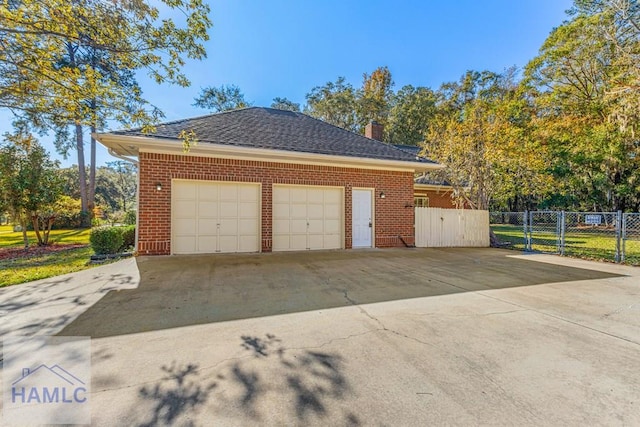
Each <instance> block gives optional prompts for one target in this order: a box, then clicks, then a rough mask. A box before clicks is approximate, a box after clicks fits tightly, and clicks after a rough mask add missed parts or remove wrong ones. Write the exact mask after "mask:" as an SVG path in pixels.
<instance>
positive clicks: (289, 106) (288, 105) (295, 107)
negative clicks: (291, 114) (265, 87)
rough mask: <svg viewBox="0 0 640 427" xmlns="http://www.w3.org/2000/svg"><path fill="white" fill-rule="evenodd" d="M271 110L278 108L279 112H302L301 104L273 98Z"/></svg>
mask: <svg viewBox="0 0 640 427" xmlns="http://www.w3.org/2000/svg"><path fill="white" fill-rule="evenodd" d="M271 108H277V109H278V110H285V111H295V112H297V113H299V112H300V104H298V103H297V102H293V101H290V100H288V99H287V98H278V97H276V98H273V102H272V103H271Z"/></svg>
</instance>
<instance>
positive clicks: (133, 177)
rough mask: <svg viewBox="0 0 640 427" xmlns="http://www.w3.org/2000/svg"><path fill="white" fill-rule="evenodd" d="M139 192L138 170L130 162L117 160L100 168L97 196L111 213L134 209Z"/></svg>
mask: <svg viewBox="0 0 640 427" xmlns="http://www.w3.org/2000/svg"><path fill="white" fill-rule="evenodd" d="M137 191H138V181H137V168H136V166H135V165H133V164H131V163H130V162H125V161H123V160H117V161H114V162H107V166H103V167H100V168H98V178H97V185H96V196H97V198H98V199H99V200H101V201H102V202H103V203H104V204H105V205H107V206H108V207H109V208H110V209H111V211H113V212H116V211H121V212H127V211H130V210H132V209H134V208H135V203H136V194H137Z"/></svg>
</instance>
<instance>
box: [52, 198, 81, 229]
mask: <svg viewBox="0 0 640 427" xmlns="http://www.w3.org/2000/svg"><path fill="white" fill-rule="evenodd" d="M53 209H54V211H55V212H56V219H55V222H54V224H53V228H80V227H82V220H83V218H84V217H83V215H82V207H81V203H80V200H79V199H74V198H71V197H69V196H60V198H58V200H57V201H56V203H55V204H54V207H53Z"/></svg>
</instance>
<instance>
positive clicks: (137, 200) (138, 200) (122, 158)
mask: <svg viewBox="0 0 640 427" xmlns="http://www.w3.org/2000/svg"><path fill="white" fill-rule="evenodd" d="M107 151H108V152H109V154H111V155H112V156H113V157H116V158H118V159H121V160H124V161H125V162H129V163H132V164H134V165H135V166H136V169H137V173H136V237H135V242H134V249H133V252H134V253H136V252H138V230H139V229H140V227H139V225H140V209H139V205H138V204H139V203H140V162H138V161H137V160H134V159H132V158H129V157H126V156H121V155H120V154H118V153H116V152H115V151H113V149H111V148H107Z"/></svg>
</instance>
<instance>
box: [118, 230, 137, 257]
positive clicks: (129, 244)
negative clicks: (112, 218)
mask: <svg viewBox="0 0 640 427" xmlns="http://www.w3.org/2000/svg"><path fill="white" fill-rule="evenodd" d="M117 228H119V229H120V232H121V233H122V247H121V248H120V252H123V251H126V250H128V249H129V248H133V245H135V244H136V226H135V225H127V226H125V227H117Z"/></svg>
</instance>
